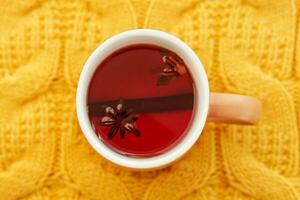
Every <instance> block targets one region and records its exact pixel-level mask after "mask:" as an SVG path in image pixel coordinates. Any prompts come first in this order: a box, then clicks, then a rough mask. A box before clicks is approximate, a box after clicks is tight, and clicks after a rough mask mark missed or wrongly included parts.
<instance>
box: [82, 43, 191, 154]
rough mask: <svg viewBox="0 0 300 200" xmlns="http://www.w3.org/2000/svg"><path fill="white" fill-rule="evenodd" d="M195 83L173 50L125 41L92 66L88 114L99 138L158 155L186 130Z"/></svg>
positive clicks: (122, 149)
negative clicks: (128, 43) (94, 67)
mask: <svg viewBox="0 0 300 200" xmlns="http://www.w3.org/2000/svg"><path fill="white" fill-rule="evenodd" d="M193 87H194V86H193V80H192V77H191V75H190V74H189V71H188V69H187V68H186V65H185V63H184V62H183V60H182V59H181V58H180V57H179V56H178V55H176V54H175V53H174V52H172V51H170V50H168V49H165V48H162V47H159V46H154V45H148V44H137V45H131V46H127V47H124V48H121V49H119V50H117V51H115V52H114V53H112V54H111V55H110V56H108V57H107V58H106V59H105V60H104V61H103V62H102V63H100V65H99V66H98V68H97V69H96V71H95V73H94V75H93V77H92V79H91V82H90V86H89V90H88V99H87V100H88V108H89V118H90V121H91V124H92V126H93V128H94V130H95V132H96V134H97V135H98V137H99V139H100V140H102V141H103V142H104V143H105V144H106V145H107V146H109V147H110V148H112V149H113V150H114V151H116V152H118V153H120V154H123V155H128V156H134V157H151V156H155V155H159V154H161V153H163V152H165V151H167V150H170V149H171V148H172V147H174V146H175V145H176V144H177V143H178V142H179V141H180V140H181V139H182V138H183V137H184V136H185V134H186V133H187V129H188V128H189V123H190V121H191V118H192V112H193V104H194V93H193V91H194V88H193Z"/></svg>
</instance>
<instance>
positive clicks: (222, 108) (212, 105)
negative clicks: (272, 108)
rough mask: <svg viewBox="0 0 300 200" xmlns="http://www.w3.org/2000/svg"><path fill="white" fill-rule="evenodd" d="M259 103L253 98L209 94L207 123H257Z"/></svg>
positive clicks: (259, 110) (259, 112) (259, 111)
mask: <svg viewBox="0 0 300 200" xmlns="http://www.w3.org/2000/svg"><path fill="white" fill-rule="evenodd" d="M261 107H262V106H261V103H260V101H259V100H257V99H256V98H254V97H250V96H244V95H237V94H226V93H211V94H210V102H209V113H208V118H207V120H208V121H211V122H223V123H233V124H244V125H247V124H248V125H251V124H255V123H257V122H258V120H259V118H260V115H261V110H262V108H261Z"/></svg>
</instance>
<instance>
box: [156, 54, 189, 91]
mask: <svg viewBox="0 0 300 200" xmlns="http://www.w3.org/2000/svg"><path fill="white" fill-rule="evenodd" d="M162 60H163V62H164V63H165V64H166V65H164V66H162V67H161V69H160V71H159V74H160V77H159V79H158V81H157V85H165V84H167V83H169V82H170V80H171V79H172V78H174V77H177V76H179V75H183V74H185V73H187V70H186V66H185V64H184V62H183V61H182V60H181V59H180V58H178V57H176V56H172V55H165V56H163V57H162Z"/></svg>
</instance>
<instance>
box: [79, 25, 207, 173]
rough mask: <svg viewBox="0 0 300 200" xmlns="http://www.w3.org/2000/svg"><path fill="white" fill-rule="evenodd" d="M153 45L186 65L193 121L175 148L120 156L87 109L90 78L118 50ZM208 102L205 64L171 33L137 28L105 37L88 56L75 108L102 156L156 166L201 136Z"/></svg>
mask: <svg viewBox="0 0 300 200" xmlns="http://www.w3.org/2000/svg"><path fill="white" fill-rule="evenodd" d="M141 43H142V44H152V45H157V46H161V47H163V48H166V49H169V50H171V51H173V52H175V53H176V54H177V55H179V56H180V57H181V58H182V59H183V60H184V62H185V64H186V65H187V67H188V69H189V71H190V74H191V75H192V78H193V81H194V84H195V85H194V86H195V87H194V108H193V116H192V123H191V124H190V126H189V129H188V130H187V133H186V135H185V136H184V137H183V138H182V140H181V141H180V142H179V143H178V144H176V145H175V146H174V147H173V148H172V149H170V150H168V151H166V152H165V153H163V154H160V155H157V156H154V157H149V158H134V157H128V156H126V155H121V154H119V153H117V152H115V151H114V150H112V149H110V148H109V147H108V146H107V145H106V144H104V143H103V142H102V141H101V140H100V139H99V138H98V137H97V135H96V134H95V132H94V129H93V128H92V126H91V123H90V121H89V116H88V109H87V92H88V87H89V83H90V81H91V78H92V76H93V74H94V72H95V70H96V69H97V67H98V66H99V64H100V63H101V62H102V61H103V60H104V59H105V58H106V57H108V56H109V55H111V54H112V53H113V52H115V51H116V50H118V49H120V48H122V47H125V46H129V45H134V44H141ZM208 105H209V87H208V81H207V76H206V73H205V70H204V68H203V65H202V63H201V61H200V60H199V58H198V57H197V55H196V54H195V53H194V52H193V50H192V49H191V48H190V47H188V46H187V45H186V44H185V43H184V42H182V41H181V40H180V39H178V38H176V37H175V36H172V35H170V34H168V33H165V32H161V31H157V30H149V29H138V30H131V31H126V32H123V33H120V34H117V35H115V36H113V37H111V38H110V39H108V40H106V41H105V42H104V43H103V44H102V45H100V46H99V47H98V48H97V49H96V50H95V51H94V52H93V53H92V55H91V56H90V57H89V58H88V60H87V62H86V63H85V65H84V67H83V70H82V72H81V75H80V79H79V83H78V88H77V95H76V110H77V116H78V120H79V124H80V127H81V129H82V131H83V133H84V135H85V137H86V138H87V140H88V142H89V143H90V144H91V145H92V147H93V148H94V149H95V150H96V151H97V152H98V153H99V154H101V155H102V156H103V157H105V158H106V159H108V160H110V161H111V162H113V163H115V164H118V165H120V166H123V167H127V168H133V169H153V168H159V167H162V166H165V165H168V164H170V163H172V162H173V161H175V160H177V159H178V158H180V157H181V156H182V155H184V154H185V153H186V152H187V151H188V150H189V149H190V148H191V147H192V146H193V144H194V143H195V142H196V140H197V139H198V138H199V136H200V134H201V131H202V129H203V127H204V124H205V121H206V117H207V113H208Z"/></svg>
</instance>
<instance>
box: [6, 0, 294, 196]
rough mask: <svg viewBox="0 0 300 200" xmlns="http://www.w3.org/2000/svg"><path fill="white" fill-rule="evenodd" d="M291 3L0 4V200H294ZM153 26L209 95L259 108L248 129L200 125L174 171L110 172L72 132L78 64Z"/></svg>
mask: <svg viewBox="0 0 300 200" xmlns="http://www.w3.org/2000/svg"><path fill="white" fill-rule="evenodd" d="M299 12H300V5H299V3H298V1H296V0H222V1H221V0H220V1H217V0H176V1H175V0H86V1H79V0H74V1H71V0H66V1H62V0H61V1H59V0H49V1H42V0H22V1H20V0H1V1H0V199H1V200H10V199H22V200H33V199H35V200H39V199H78V200H79V199H80V200H83V199H104V200H106V199H108V200H114V199H116V200H123V199H127V200H130V199H133V200H140V199H142V200H166V199H186V200H189V199H201V200H208V199H212V200H216V199H230V200H232V199H233V200H254V199H259V200H293V199H300V169H299V167H300V165H299V159H300V158H299V156H300V155H299V149H300V146H299V127H300V116H299V114H300V63H299V58H300V57H299V56H300V52H299V47H300V36H299V31H300V18H299V16H300V14H299ZM135 28H154V29H160V30H163V31H166V32H169V33H171V34H174V35H177V36H178V37H180V38H181V39H182V40H184V41H185V42H186V43H187V44H188V45H190V46H191V47H192V48H193V49H194V51H195V52H196V53H197V54H198V56H199V57H200V58H201V60H202V61H203V63H204V65H205V68H206V71H207V74H208V76H209V81H210V85H211V90H212V91H218V92H233V93H240V94H246V95H252V96H256V97H257V98H259V99H260V100H261V101H262V103H263V108H264V109H263V116H262V120H261V122H260V123H259V124H258V125H257V126H254V127H246V126H234V125H220V124H212V123H211V124H207V126H206V128H205V130H204V132H203V134H202V135H201V137H200V140H199V141H198V143H197V144H196V145H195V146H194V147H193V148H192V150H191V151H190V152H189V153H188V154H187V155H186V156H185V157H184V158H183V159H181V160H180V161H179V162H178V163H176V164H174V165H172V166H170V167H168V168H165V169H162V170H158V171H152V172H134V171H130V170H126V169H122V168H119V167H117V166H115V165H113V164H111V163H109V162H107V161H106V160H104V159H103V158H102V157H101V156H99V155H98V154H97V153H95V151H94V150H92V148H91V147H90V145H89V144H88V143H87V141H86V139H85V138H84V136H83V134H82V133H81V130H80V129H79V127H78V123H77V118H76V113H75V91H76V85H77V81H78V78H79V74H80V72H81V69H82V66H83V64H84V62H85V61H86V59H87V58H88V56H89V55H90V53H91V52H92V51H93V50H94V49H95V48H96V47H97V46H98V45H99V44H101V43H102V42H103V41H104V40H105V39H107V38H108V37H110V36H112V35H114V34H116V33H118V32H121V31H124V30H129V29H135Z"/></svg>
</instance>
